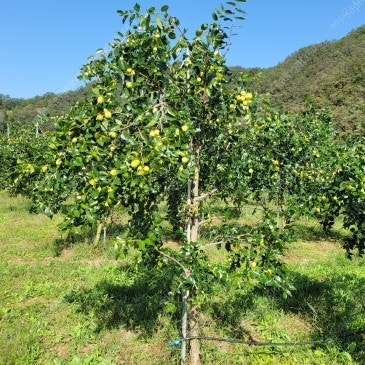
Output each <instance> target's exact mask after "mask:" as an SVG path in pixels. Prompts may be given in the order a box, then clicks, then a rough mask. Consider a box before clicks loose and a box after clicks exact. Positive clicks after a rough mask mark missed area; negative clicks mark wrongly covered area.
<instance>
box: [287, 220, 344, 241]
mask: <svg viewBox="0 0 365 365" xmlns="http://www.w3.org/2000/svg"><path fill="white" fill-rule="evenodd" d="M293 228H294V232H295V236H296V237H300V239H301V240H302V241H312V242H313V241H321V240H335V241H340V242H341V241H343V239H344V238H345V237H346V234H345V233H344V232H340V231H339V230H336V229H331V230H328V231H325V230H324V229H323V228H322V226H321V225H320V224H316V225H306V224H301V222H300V221H299V222H297V223H295V224H294V225H293Z"/></svg>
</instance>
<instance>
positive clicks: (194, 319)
mask: <svg viewBox="0 0 365 365" xmlns="http://www.w3.org/2000/svg"><path fill="white" fill-rule="evenodd" d="M189 334H190V337H198V336H199V323H198V310H197V308H196V307H193V308H192V310H191V312H190V321H189ZM190 365H201V361H200V343H199V340H198V339H192V340H190Z"/></svg>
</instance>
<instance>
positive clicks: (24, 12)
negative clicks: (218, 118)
mask: <svg viewBox="0 0 365 365" xmlns="http://www.w3.org/2000/svg"><path fill="white" fill-rule="evenodd" d="M138 2H139V4H140V5H141V7H142V8H143V9H147V8H148V7H150V6H156V8H157V7H161V6H162V5H164V4H167V5H169V6H170V13H171V14H172V15H174V16H176V17H178V18H179V19H180V21H181V24H182V25H183V26H184V27H185V28H188V29H190V30H195V29H196V28H197V27H199V26H200V24H201V23H203V22H209V21H210V19H211V12H212V11H213V10H214V8H216V7H218V6H219V5H220V4H221V1H217V0H164V1H161V0H140V1H138ZM135 3H136V0H133V1H132V0H107V1H101V0H98V1H95V0H58V1H57V0H11V1H10V0H2V4H1V7H0V8H1V21H0V34H1V38H0V39H1V41H0V44H1V56H0V93H1V94H7V95H10V96H11V97H17V98H28V97H33V96H36V95H43V94H44V93H46V92H54V93H60V92H65V91H68V90H72V89H75V88H77V87H78V86H81V84H80V83H79V82H78V81H77V75H78V73H79V69H80V67H81V66H82V65H83V64H84V63H86V62H87V58H88V57H89V56H90V55H92V54H93V53H94V52H95V51H96V50H97V49H99V48H107V45H108V43H109V42H110V41H112V40H113V38H114V37H115V36H116V34H117V32H118V31H123V30H124V29H123V26H122V23H121V18H120V16H119V15H118V14H117V13H116V11H117V10H118V9H123V10H127V9H130V8H132V7H133V5H134V4H135ZM242 7H243V8H244V10H245V11H246V20H245V21H244V22H242V24H241V25H242V27H241V28H239V29H237V33H238V35H237V36H236V37H235V38H234V39H233V46H232V48H231V50H230V52H229V53H228V55H227V63H228V65H230V66H234V65H239V66H243V67H271V66H275V65H276V64H277V63H279V62H281V61H283V60H284V59H285V58H286V57H287V56H289V55H290V54H292V53H293V52H295V51H297V50H298V49H300V48H302V47H304V46H308V45H310V44H313V43H318V42H323V41H327V40H334V39H339V38H341V37H343V36H345V35H346V34H348V33H349V32H350V31H352V30H353V29H356V28H357V27H359V26H361V25H363V24H365V0H306V1H302V0H247V1H246V3H243V5H242Z"/></svg>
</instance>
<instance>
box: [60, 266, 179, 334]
mask: <svg viewBox="0 0 365 365" xmlns="http://www.w3.org/2000/svg"><path fill="white" fill-rule="evenodd" d="M116 270H119V271H120V278H125V280H123V279H119V280H118V279H116V280H113V279H111V280H110V281H108V280H101V281H99V282H98V283H97V284H96V285H95V286H93V287H91V288H81V289H79V290H77V291H72V292H70V293H68V294H67V295H65V297H64V300H65V301H66V302H68V303H73V304H75V305H76V306H77V310H78V311H79V312H80V313H83V314H85V315H92V316H93V317H94V318H95V319H96V322H97V328H96V331H97V332H100V331H101V330H103V329H112V328H118V327H120V326H124V327H125V328H127V329H129V330H132V331H138V332H139V333H140V335H141V336H142V337H148V336H150V335H151V334H152V333H153V332H154V331H155V330H156V329H157V327H158V326H159V317H160V314H161V313H162V312H163V311H164V310H165V304H166V301H167V300H168V299H169V294H168V293H169V291H170V290H171V285H172V281H173V278H174V276H175V274H176V273H175V272H173V270H172V269H171V270H170V269H169V268H166V269H163V270H159V269H142V270H140V271H139V272H138V273H134V272H131V270H129V269H128V268H116ZM117 276H118V275H117Z"/></svg>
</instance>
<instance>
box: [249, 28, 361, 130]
mask: <svg viewBox="0 0 365 365" xmlns="http://www.w3.org/2000/svg"><path fill="white" fill-rule="evenodd" d="M364 60H365V26H362V27H360V28H358V29H356V30H354V31H352V32H351V33H350V34H348V35H347V36H346V37H344V38H342V39H340V40H337V41H331V42H323V43H319V44H315V45H311V46H309V47H305V48H302V49H300V50H298V51H297V52H295V53H294V54H293V55H291V56H289V57H288V58H287V59H285V60H284V61H283V62H282V63H280V64H278V65H277V66H275V67H272V68H269V69H265V70H261V77H260V78H258V79H257V82H256V85H255V88H256V89H257V90H258V91H259V92H260V93H269V94H270V99H271V101H272V103H273V104H274V105H276V106H278V107H281V108H282V109H284V110H286V111H288V110H289V111H298V110H300V109H301V108H303V102H304V101H305V100H310V101H312V102H313V103H314V104H316V105H319V106H328V107H330V108H331V110H332V112H333V115H334V120H335V122H336V128H337V130H338V131H340V132H342V133H347V134H348V133H350V134H351V133H354V132H356V131H357V132H359V133H363V132H364V130H365V102H364V96H365V62H364Z"/></svg>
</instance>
